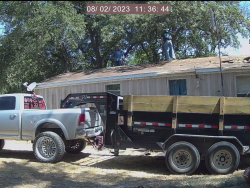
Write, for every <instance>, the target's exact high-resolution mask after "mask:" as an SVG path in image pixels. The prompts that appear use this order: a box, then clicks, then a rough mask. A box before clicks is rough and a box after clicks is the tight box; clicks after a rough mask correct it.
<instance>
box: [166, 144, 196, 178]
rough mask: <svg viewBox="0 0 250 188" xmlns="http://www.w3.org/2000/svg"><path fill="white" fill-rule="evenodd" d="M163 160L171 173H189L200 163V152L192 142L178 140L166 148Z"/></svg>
mask: <svg viewBox="0 0 250 188" xmlns="http://www.w3.org/2000/svg"><path fill="white" fill-rule="evenodd" d="M165 162H166V165H167V168H168V169H169V171H170V172H171V173H173V174H188V175H190V174H192V173H193V172H194V171H195V170H196V169H197V168H198V166H199V164H200V154H199V151H198V150H197V148H196V147H195V146H194V145H193V144H191V143H188V142H184V141H180V142H176V143H174V144H172V145H171V146H170V147H169V148H168V149H167V151H166V157H165Z"/></svg>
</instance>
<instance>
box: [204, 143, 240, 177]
mask: <svg viewBox="0 0 250 188" xmlns="http://www.w3.org/2000/svg"><path fill="white" fill-rule="evenodd" d="M205 163H206V167H207V169H208V171H209V172H210V173H211V174H230V173H233V172H234V171H235V170H236V169H237V168H238V166H239V163H240V154H239V151H238V149H237V148H236V147H235V146H234V145H233V144H231V143H229V142H225V141H222V142H218V143H215V144H214V145H212V146H211V147H210V148H209V149H208V151H207V154H206V159H205Z"/></svg>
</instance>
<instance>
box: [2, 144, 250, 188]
mask: <svg viewBox="0 0 250 188" xmlns="http://www.w3.org/2000/svg"><path fill="white" fill-rule="evenodd" d="M0 158H1V160H0V187H25V188H31V187H53V188H54V187H58V188H59V187H60V188H62V187H94V188H99V187H100V188H101V187H102V188H108V187H112V188H137V187H138V186H140V185H141V186H143V187H144V188H177V187H195V188H201V187H202V188H206V187H209V188H210V187H217V188H219V187H227V188H237V187H240V188H245V187H248V185H247V183H246V182H245V181H244V179H243V172H244V169H245V168H246V167H248V165H249V164H250V162H249V161H247V160H246V162H245V163H244V164H242V165H241V166H240V168H239V170H237V171H236V172H234V173H233V174H229V175H210V174H209V173H208V171H207V170H206V168H205V165H204V163H201V165H200V167H199V168H198V169H197V171H196V172H195V174H194V175H192V176H186V175H171V174H170V173H169V172H168V170H167V168H166V166H165V162H164V157H163V154H162V153H157V152H151V155H149V156H145V155H144V153H143V152H138V151H133V150H126V151H125V152H123V153H121V154H120V156H118V157H114V156H113V155H112V154H111V153H109V151H108V150H104V151H101V152H97V151H95V150H93V149H92V147H91V146H88V147H87V148H86V149H85V150H84V151H83V152H82V153H81V154H79V155H71V154H65V156H64V157H63V159H62V161H61V162H59V163H55V164H50V163H48V164H47V163H40V162H38V161H37V160H36V158H35V157H34V154H33V152H32V144H30V143H27V142H16V141H6V146H5V147H4V150H2V151H0Z"/></svg>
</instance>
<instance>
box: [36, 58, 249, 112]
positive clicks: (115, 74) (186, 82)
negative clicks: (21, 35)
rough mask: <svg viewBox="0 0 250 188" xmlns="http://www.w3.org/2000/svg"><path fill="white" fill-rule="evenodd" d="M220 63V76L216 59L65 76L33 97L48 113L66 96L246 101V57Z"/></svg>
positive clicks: (44, 85)
mask: <svg viewBox="0 0 250 188" xmlns="http://www.w3.org/2000/svg"><path fill="white" fill-rule="evenodd" d="M221 61H222V63H221V66H222V72H221V71H220V60H219V57H205V58H196V59H184V60H173V61H171V62H161V63H158V64H147V65H143V66H122V67H111V68H103V69H98V70H92V71H85V72H77V73H76V72H71V73H65V74H61V75H58V76H56V77H53V78H50V79H48V80H45V81H44V82H42V83H39V84H38V86H37V88H36V94H39V95H42V96H44V98H45V100H46V101H47V107H48V108H49V109H51V108H60V102H61V99H64V98H65V97H66V96H67V95H68V94H70V93H91V92H105V91H109V92H113V93H116V94H120V95H189V96H222V95H223V96H226V97H246V96H248V97H249V96H250V61H249V59H248V58H247V56H223V57H221ZM221 73H222V74H221ZM221 75H222V79H221ZM221 80H223V87H222V82H221Z"/></svg>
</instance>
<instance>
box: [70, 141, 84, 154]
mask: <svg viewBox="0 0 250 188" xmlns="http://www.w3.org/2000/svg"><path fill="white" fill-rule="evenodd" d="M72 142H73V145H71V146H66V147H65V150H66V152H67V153H72V154H78V153H81V151H82V150H84V149H85V148H86V146H87V142H86V141H85V140H73V141H72Z"/></svg>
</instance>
